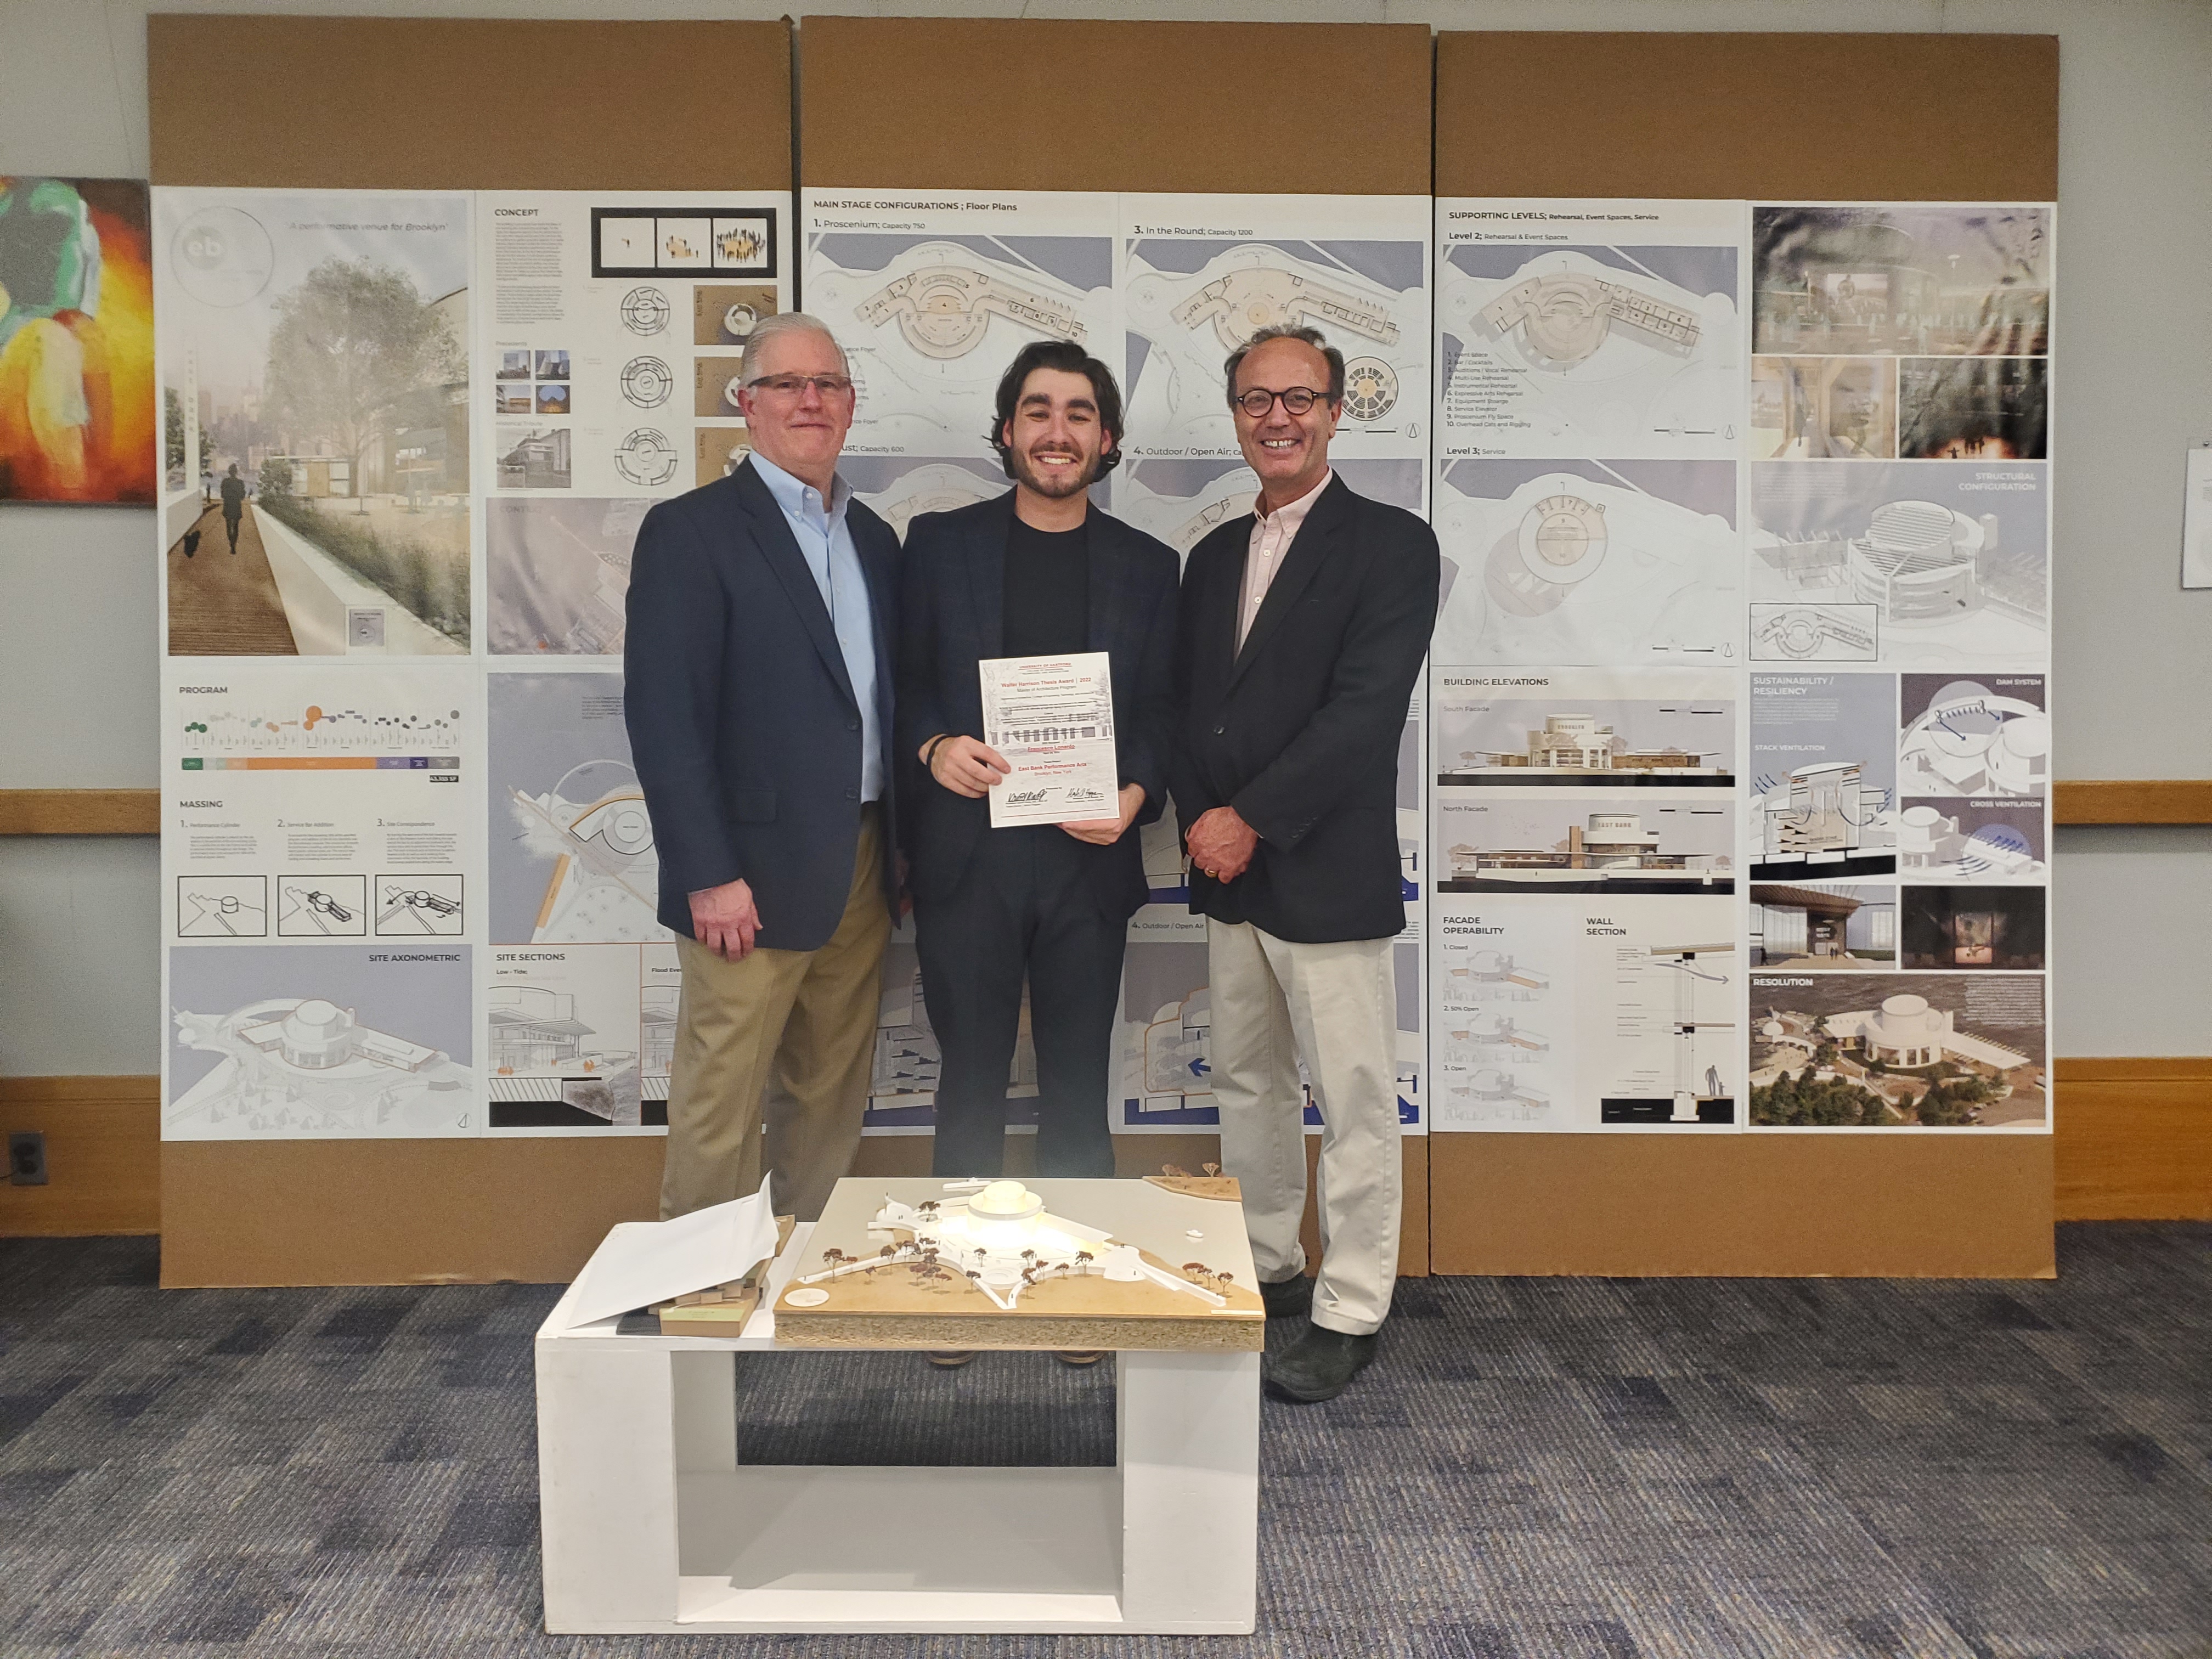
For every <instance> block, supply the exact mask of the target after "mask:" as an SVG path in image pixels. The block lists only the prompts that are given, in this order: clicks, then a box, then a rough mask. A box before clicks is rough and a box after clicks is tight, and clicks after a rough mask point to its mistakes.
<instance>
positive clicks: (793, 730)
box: [623, 461, 898, 951]
mask: <svg viewBox="0 0 2212 1659" xmlns="http://www.w3.org/2000/svg"><path fill="white" fill-rule="evenodd" d="M845 511H846V522H847V524H848V526H849V527H850V529H851V531H852V536H853V546H854V551H855V552H857V553H858V554H859V555H860V568H861V573H862V574H863V575H864V576H865V577H866V580H867V584H868V598H869V602H870V609H871V611H872V612H873V621H874V632H875V650H876V661H877V663H878V673H877V675H876V702H877V709H878V721H877V730H878V732H882V733H883V734H884V745H885V750H886V752H885V754H884V767H883V776H884V801H883V811H884V818H885V822H886V823H890V821H891V819H892V814H893V812H894V811H895V807H896V803H895V801H894V799H893V798H892V791H893V782H892V781H893V780H894V779H895V778H896V775H897V768H896V765H894V764H893V763H892V753H891V752H890V751H891V747H892V743H893V739H892V737H891V731H892V720H891V715H892V704H891V697H892V691H891V675H890V671H889V665H890V662H891V661H892V655H891V652H892V646H893V641H894V635H893V632H892V618H893V617H895V616H896V614H897V613H896V604H897V560H898V541H897V538H896V537H895V536H893V535H892V533H891V530H890V526H888V525H886V524H885V523H884V521H883V520H881V519H879V518H878V517H877V516H876V515H875V514H874V513H872V512H870V511H869V510H868V509H867V508H866V507H863V506H861V505H860V503H859V502H858V501H854V502H851V503H850V504H849V505H848V507H846V509H845ZM623 676H624V686H623V714H624V715H625V718H626V720H627V722H628V724H629V744H630V755H631V759H632V763H633V764H634V765H635V768H636V770H637V775H638V781H639V782H641V784H642V785H643V786H644V787H645V804H646V808H647V811H648V812H649V813H650V814H651V815H652V818H653V844H654V847H655V848H656V849H657V850H658V852H659V856H660V907H659V911H660V920H661V921H662V922H663V924H665V926H667V927H672V928H674V929H675V930H676V931H677V932H678V933H683V934H685V935H687V936H689V935H690V933H691V905H690V897H689V895H690V894H691V893H694V892H696V891H697V890H700V889H701V888H705V887H719V886H720V885H721V884H723V883H725V882H731V881H737V880H739V879H740V878H742V879H743V880H744V881H746V882H748V883H750V884H751V887H752V891H753V901H754V902H755V903H756V904H757V906H758V907H759V909H760V918H761V927H760V933H759V935H758V938H757V941H756V942H757V944H758V945H760V946H762V947H763V948H766V949H769V950H776V951H817V950H819V949H821V947H822V946H823V945H824V944H826V943H828V941H829V936H830V934H831V933H835V932H836V928H837V924H838V921H840V919H842V916H843V915H844V913H845V902H846V898H847V896H848V894H849V893H850V891H851V890H852V886H853V880H854V870H853V860H854V855H855V852H856V848H857V847H858V843H859V840H860V742H861V722H860V705H859V703H858V702H855V701H854V695H853V681H852V676H851V675H850V674H848V672H847V671H846V668H845V658H844V653H842V651H841V650H840V649H839V648H838V645H837V636H836V633H835V632H834V631H833V629H832V628H831V624H830V620H829V606H828V605H826V604H824V603H823V598H822V590H821V588H820V586H817V583H816V581H815V580H814V573H813V572H812V571H811V569H809V568H807V563H806V557H805V554H803V553H801V552H800V551H799V543H798V540H797V538H794V537H793V535H792V533H791V526H790V525H789V524H788V523H787V521H786V520H785V519H784V516H783V512H782V509H781V507H778V506H777V505H776V502H775V497H774V496H773V495H770V494H769V489H768V485H767V484H766V483H763V481H762V479H761V477H760V476H759V475H758V474H757V473H756V472H755V471H753V469H752V464H751V463H750V461H748V462H746V463H745V464H744V465H742V466H740V467H738V469H737V471H734V472H732V473H731V474H730V475H729V476H728V477H725V478H722V479H720V480H719V481H718V482H716V483H711V484H709V485H708V486H707V487H706V488H705V489H696V490H693V491H692V492H690V494H689V495H681V496H678V497H677V498H676V499H675V500H673V501H662V502H661V503H659V505H658V506H656V507H654V508H653V510H652V511H651V512H650V513H647V514H646V515H645V522H644V523H643V524H642V525H641V526H639V528H638V532H637V545H636V549H635V551H634V552H633V554H632V555H631V559H630V573H629V632H628V635H627V636H626V639H625V642H624V647H623ZM883 841H884V871H883V881H884V903H885V904H886V905H888V906H890V908H891V910H892V914H893V915H894V916H896V912H897V897H898V882H897V873H896V869H895V868H894V865H893V860H892V855H891V852H890V842H891V838H890V836H888V835H887V836H884V838H883Z"/></svg>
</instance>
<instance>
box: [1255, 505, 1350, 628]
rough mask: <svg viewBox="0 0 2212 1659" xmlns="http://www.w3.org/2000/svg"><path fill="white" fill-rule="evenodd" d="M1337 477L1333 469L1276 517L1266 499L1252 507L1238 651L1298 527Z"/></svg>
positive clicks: (1258, 612)
mask: <svg viewBox="0 0 2212 1659" xmlns="http://www.w3.org/2000/svg"><path fill="white" fill-rule="evenodd" d="M1335 476H1336V472H1335V470H1334V468H1332V469H1330V470H1329V471H1326V472H1323V473H1322V475H1321V482H1320V483H1317V484H1316V485H1315V486H1314V487H1313V488H1312V489H1309V490H1308V491H1306V493H1305V494H1304V495H1301V496H1299V497H1298V498H1297V500H1296V501H1291V502H1290V503H1289V504H1288V505H1286V506H1284V507H1277V508H1276V509H1275V510H1274V511H1273V513H1270V512H1268V511H1267V497H1265V496H1264V495H1263V496H1261V498H1260V499H1259V500H1257V501H1254V502H1253V503H1252V511H1253V513H1254V514H1255V517H1254V519H1253V521H1252V541H1251V545H1250V548H1249V550H1248V551H1247V552H1246V554H1245V556H1244V592H1243V601H1242V603H1240V604H1239V605H1237V649H1238V650H1239V651H1242V650H1243V648H1244V636H1245V635H1247V634H1249V633H1250V632H1251V631H1252V619H1253V618H1254V617H1257V616H1258V615H1259V614H1260V602H1261V600H1262V599H1266V598H1267V587H1268V585H1269V584H1270V583H1272V582H1273V580H1275V573H1276V572H1277V571H1278V570H1280V569H1281V568H1283V560H1284V558H1285V556H1286V555H1287V554H1288V553H1289V552H1290V550H1291V538H1293V537H1295V536H1296V535H1297V533H1298V526H1300V525H1302V524H1304V522H1305V521H1306V514H1307V513H1310V512H1311V511H1312V510H1313V504H1314V503H1315V502H1316V501H1319V500H1320V499H1321V492H1322V490H1324V489H1328V481H1329V480H1330V479H1331V478H1334V477H1335Z"/></svg>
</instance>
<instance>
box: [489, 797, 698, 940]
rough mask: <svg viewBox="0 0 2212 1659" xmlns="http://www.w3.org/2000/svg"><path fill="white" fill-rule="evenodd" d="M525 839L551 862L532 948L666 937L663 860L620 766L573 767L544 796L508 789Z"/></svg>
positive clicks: (642, 808) (641, 805)
mask: <svg viewBox="0 0 2212 1659" xmlns="http://www.w3.org/2000/svg"><path fill="white" fill-rule="evenodd" d="M507 805H508V808H509V810H510V811H511V812H512V814H513V819H514V823H515V824H516V827H517V829H518V831H519V836H520V840H521V842H523V844H524V845H525V847H526V848H528V849H529V850H530V851H531V852H532V853H533V854H537V855H538V857H539V858H541V859H546V860H550V862H551V864H552V866H553V867H552V872H551V873H550V875H549V876H548V877H547V878H546V882H545V895H544V899H543V901H542V902H540V904H539V906H538V915H537V919H536V921H534V922H533V924H532V928H531V934H530V942H531V943H532V944H533V945H556V944H558V945H584V944H594V943H599V944H610V945H627V944H631V943H637V942H642V941H644V940H647V939H659V938H661V937H662V933H661V928H660V924H659V922H658V921H655V920H654V915H653V912H654V908H655V907H656V905H657V903H658V900H659V883H660V860H659V856H658V855H657V854H655V853H654V851H653V820H652V819H651V818H650V817H648V816H647V813H646V809H645V792H644V790H643V789H642V788H641V787H640V785H639V784H638V781H637V775H636V773H635V772H633V771H632V770H631V769H629V766H628V765H627V764H626V763H623V762H621V761H615V760H594V761H587V762H585V763H582V764H581V765H579V766H576V767H574V768H571V769H569V771H568V773H567V774H565V775H563V776H562V779H561V780H560V781H559V782H557V783H556V784H555V785H554V786H553V787H552V788H550V789H549V790H547V791H545V792H544V793H543V794H537V795H532V794H529V793H526V792H525V791H523V790H520V789H515V788H512V787H510V788H509V789H508V791H507Z"/></svg>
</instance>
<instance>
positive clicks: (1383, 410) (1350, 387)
mask: <svg viewBox="0 0 2212 1659" xmlns="http://www.w3.org/2000/svg"><path fill="white" fill-rule="evenodd" d="M1397 404H1398V374H1397V371H1396V370H1395V369H1394V368H1391V367H1390V365H1389V364H1388V363H1386V362H1383V360H1382V359H1381V358H1380V357H1354V358H1353V359H1352V361H1351V362H1348V363H1346V365H1345V366H1344V407H1345V410H1346V412H1347V413H1348V414H1350V415H1351V416H1352V419H1353V420H1355V421H1379V420H1381V419H1382V418H1383V416H1385V415H1388V414H1389V412H1390V411H1391V410H1393V409H1395V408H1396V407H1397Z"/></svg>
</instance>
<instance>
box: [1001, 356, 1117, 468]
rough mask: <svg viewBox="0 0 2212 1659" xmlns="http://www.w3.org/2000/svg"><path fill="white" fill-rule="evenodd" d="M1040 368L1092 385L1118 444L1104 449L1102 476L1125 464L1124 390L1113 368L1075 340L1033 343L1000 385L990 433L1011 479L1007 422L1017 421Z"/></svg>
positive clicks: (1100, 421)
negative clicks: (1017, 412) (1016, 413)
mask: <svg viewBox="0 0 2212 1659" xmlns="http://www.w3.org/2000/svg"><path fill="white" fill-rule="evenodd" d="M1040 368H1056V369H1060V370H1061V371H1062V372H1063V373H1066V374H1080V375H1082V376H1084V377H1085V379H1086V380H1089V381H1090V382H1091V397H1092V398H1095V399H1096V400H1097V404H1098V424H1099V425H1100V426H1102V427H1103V428H1105V429H1106V435H1107V436H1108V437H1109V438H1111V439H1112V440H1113V444H1112V447H1108V448H1104V449H1103V450H1102V451H1101V453H1100V454H1099V457H1098V477H1101V478H1103V477H1105V476H1106V475H1107V474H1108V473H1109V472H1111V471H1113V470H1114V469H1115V467H1117V466H1119V465H1121V387H1120V386H1117V385H1116V384H1115V380H1114V371H1113V370H1112V369H1110V368H1107V367H1106V365H1105V364H1103V363H1102V362H1099V361H1098V360H1097V358H1096V357H1094V356H1091V354H1090V353H1089V352H1087V351H1085V350H1084V349H1083V348H1082V347H1081V346H1079V345H1078V344H1076V343H1075V342H1074V341H1073V340H1032V341H1030V343H1029V344H1027V345H1025V346H1024V347H1023V348H1022V349H1020V350H1019V351H1018V352H1016V353H1015V354H1014V361H1013V362H1012V363H1010V364H1008V365H1007V367H1006V377H1005V378H1004V379H1003V380H1000V382H999V402H998V418H997V419H996V420H995V421H994V422H992V425H991V432H990V440H991V447H992V448H993V449H994V450H995V451H997V452H998V456H999V465H1001V466H1003V467H1005V468H1006V476H1007V477H1009V478H1011V477H1014V476H1015V472H1014V456H1013V452H1012V450H1011V449H1009V448H1008V447H1006V423H1007V422H1010V421H1012V419H1013V418H1014V407H1015V405H1016V404H1019V403H1020V402H1021V400H1022V388H1023V387H1024V386H1026V385H1028V384H1029V378H1030V375H1031V374H1035V373H1036V371H1037V370H1038V369H1040ZM1093 482H1096V480H1094V481H1093Z"/></svg>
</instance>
